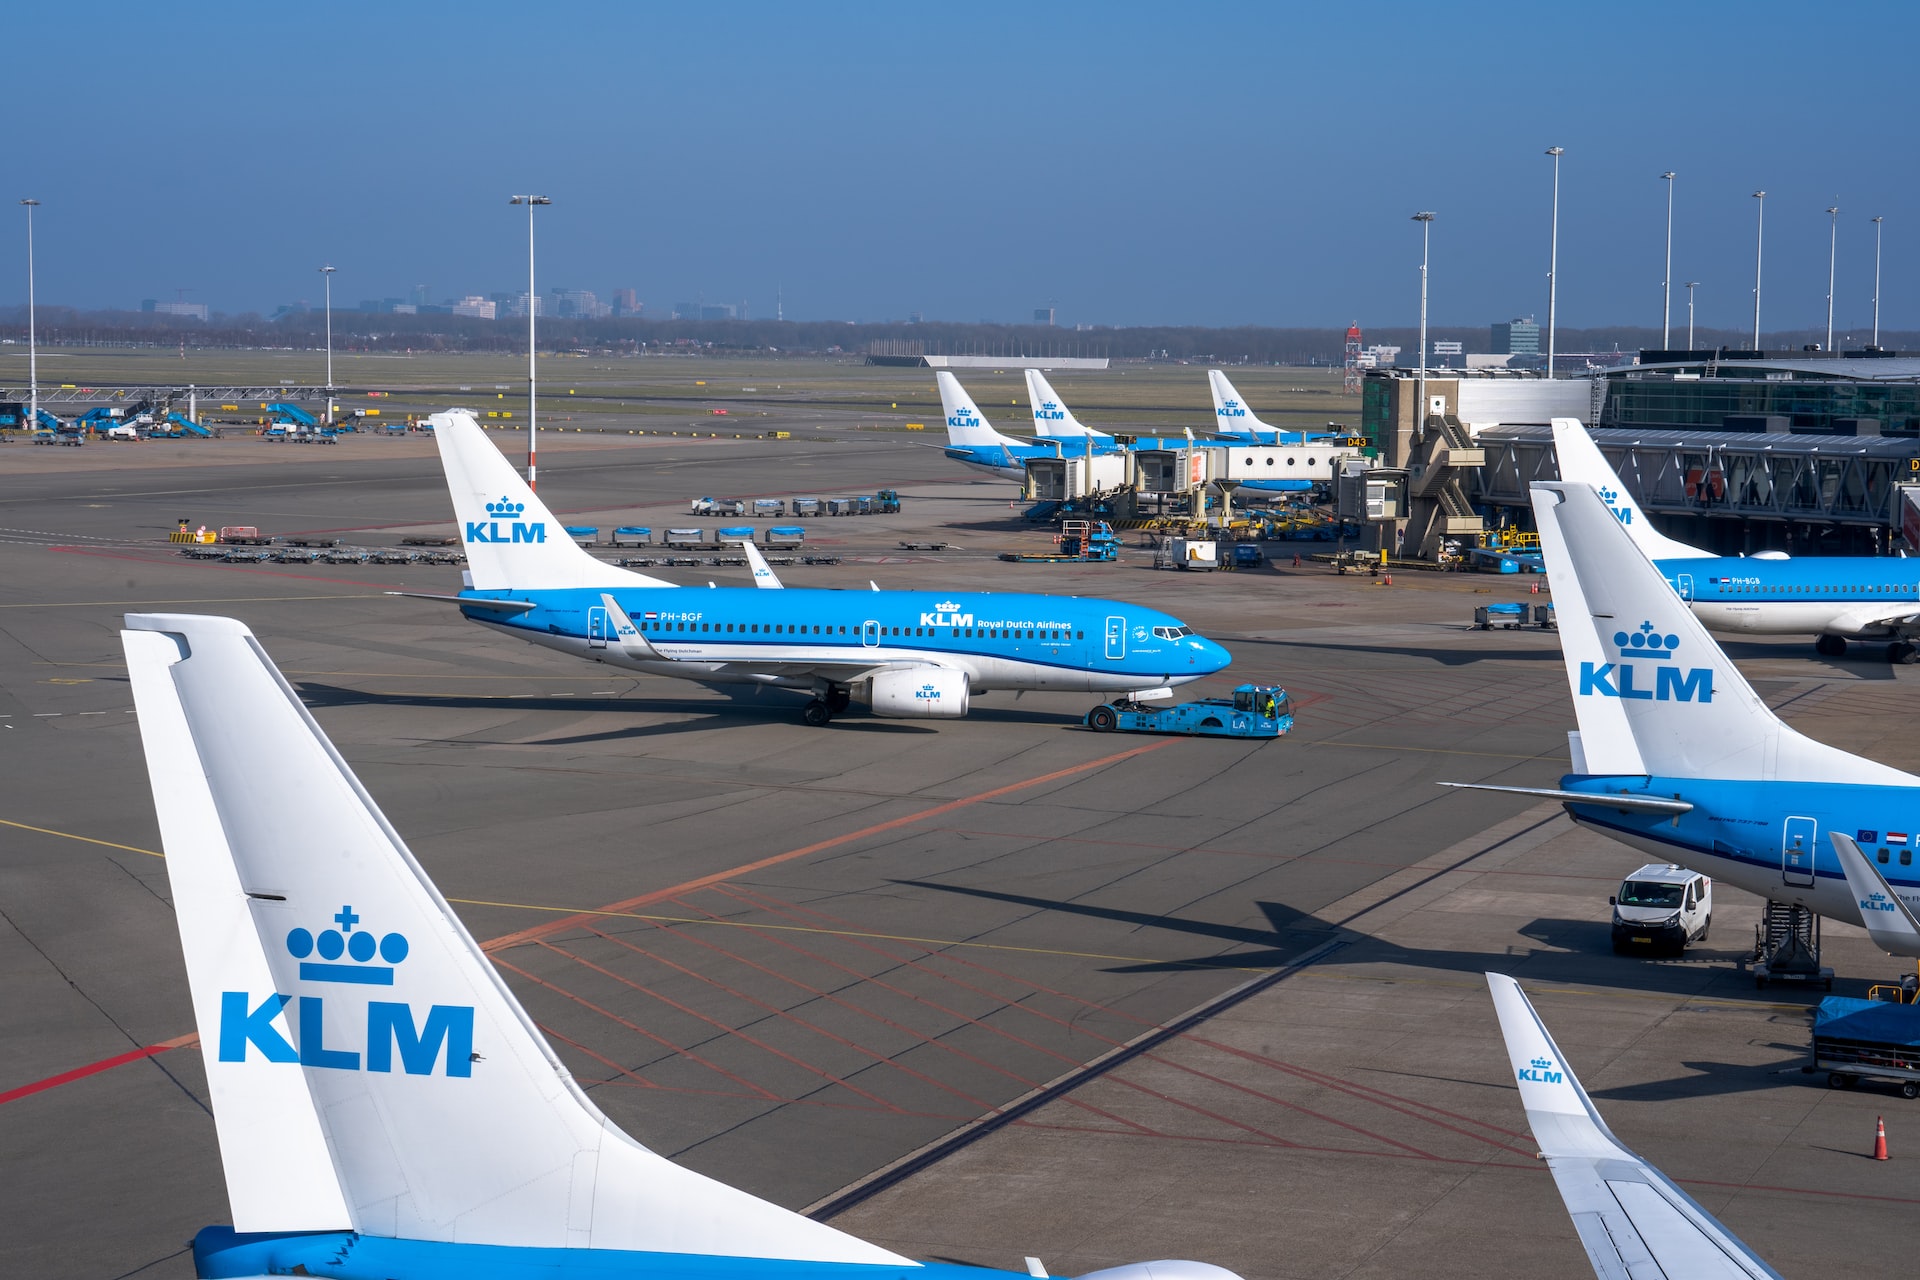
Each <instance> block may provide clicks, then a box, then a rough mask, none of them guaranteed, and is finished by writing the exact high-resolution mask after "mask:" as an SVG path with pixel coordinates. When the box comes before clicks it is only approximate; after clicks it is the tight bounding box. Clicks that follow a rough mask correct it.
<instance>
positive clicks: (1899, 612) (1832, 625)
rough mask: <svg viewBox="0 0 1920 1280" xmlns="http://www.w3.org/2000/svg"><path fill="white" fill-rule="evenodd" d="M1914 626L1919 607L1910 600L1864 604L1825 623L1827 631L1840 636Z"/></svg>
mask: <svg viewBox="0 0 1920 1280" xmlns="http://www.w3.org/2000/svg"><path fill="white" fill-rule="evenodd" d="M1916 625H1920V606H1916V605H1915V604H1914V602H1913V601H1911V600H1889V601H1887V602H1886V603H1885V604H1864V605H1861V606H1860V607H1859V608H1858V609H1849V610H1847V611H1846V612H1845V613H1840V614H1835V615H1834V617H1833V619H1832V620H1831V621H1830V622H1828V623H1827V629H1828V630H1830V631H1833V632H1835V633H1837V634H1840V635H1858V634H1859V633H1860V632H1862V631H1866V630H1868V629H1870V628H1876V627H1913V626H1916Z"/></svg>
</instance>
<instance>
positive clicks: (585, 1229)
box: [122, 614, 906, 1265]
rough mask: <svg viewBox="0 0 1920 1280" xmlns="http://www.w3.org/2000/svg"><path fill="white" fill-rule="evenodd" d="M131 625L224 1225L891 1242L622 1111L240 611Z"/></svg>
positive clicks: (791, 1246)
mask: <svg viewBox="0 0 1920 1280" xmlns="http://www.w3.org/2000/svg"><path fill="white" fill-rule="evenodd" d="M127 627H128V628H129V629H128V630H127V631H124V632H123V633H122V641H123V643H124V645H125V647H126V653H127V665H128V671H129V673H130V675H131V678H132V684H133V693H134V699H135V704H136V707H137V709H138V711H139V713H140V716H139V720H140V733H141V739H142V742H143V745H144V747H145V749H146V759H147V768H148V771H149V773H150V775H151V778H152V782H153V790H154V803H155V808H156V810H157V812H158V814H159V819H160V831H161V837H162V840H163V843H164V845H165V849H166V855H167V872H168V875H169V877H170V879H171V882H172V888H173V898H174V909H175V912H176V915H177V916H178V919H179V927H180V938H181V945H182V949H183V951H184V952H185V955H186V965H187V977H188V981H189V984H190V985H191V988H192V994H193V1004H194V1013H195V1016H196V1018H197V1020H198V1022H199V1027H200V1037H201V1046H202V1052H203V1054H204V1057H205V1062H206V1070H207V1079H208V1085H209V1091H210V1093H211V1096H212V1100H213V1110H214V1118H215V1125H216V1129H217V1131H218V1134H219V1140H220V1149H221V1158H222V1160H223V1162H224V1164H225V1168H226V1175H227V1185H228V1194H229V1196H230V1198H231V1200H232V1208H233V1221H234V1227H235V1229H236V1230H238V1231H241V1232H256V1231H267V1232H285V1231H324V1230H335V1231H337V1230H353V1231H357V1232H360V1233H362V1234H364V1235H369V1236H386V1237H397V1238H403V1239H410V1240H427V1241H458V1242H463V1243H476V1244H497V1245H515V1246H541V1247H553V1248H561V1247H570V1248H596V1249H624V1250H635V1251H655V1252H667V1253H694V1254H712V1255H724V1256H730V1257H755V1258H790V1259H809V1260H814V1261H820V1262H873V1263H887V1264H896V1265H897V1264H901V1263H903V1262H905V1261H906V1260H905V1259H902V1258H899V1257H897V1256H896V1255H894V1254H892V1253H890V1252H888V1251H886V1250H883V1249H878V1248H875V1247H874V1246H871V1245H868V1244H866V1243H864V1242H862V1241H860V1240H857V1239H855V1238H853V1237H851V1236H848V1235H844V1234H842V1233H841V1232H838V1231H835V1230H833V1229H832V1228H830V1227H826V1226H823V1225H821V1224H819V1223H816V1222H813V1221H811V1220H809V1219H807V1218H803V1217H801V1216H800V1215H798V1214H795V1213H791V1212H789V1211H787V1210H786V1209H783V1208H780V1207H778V1206H776V1205H772V1204H768V1203H766V1202H765V1201H762V1200H758V1199H756V1198H754V1197H753V1196H750V1195H747V1194H746V1193H744V1192H741V1191H737V1190H735V1189H733V1188H731V1187H727V1186H724V1185H722V1184H721V1183H718V1182H715V1181H713V1180H711V1179H709V1178H706V1177H704V1176H702V1175H700V1174H697V1173H693V1172H692V1171H690V1170H687V1169H683V1168H681V1167H680V1166H678V1165H676V1164H673V1163H672V1162H670V1161H668V1160H666V1159H664V1158H662V1157H660V1156H658V1155H655V1154H654V1153H653V1152H651V1151H648V1150H647V1149H646V1148H644V1147H641V1146H640V1145H638V1144H637V1143H635V1142H634V1141H633V1140H632V1139H631V1138H629V1137H627V1136H626V1135H625V1134H624V1133H622V1132H620V1130H618V1129H617V1128H615V1127H614V1126H613V1124H612V1123H611V1122H610V1121H608V1120H607V1119H606V1117H604V1116H603V1115H601V1114H600V1112H599V1111H598V1110H597V1109H596V1108H595V1107H594V1105H593V1104H592V1103H591V1102H589V1101H588V1100H587V1098H586V1095H585V1094H583V1093H582V1092H581V1091H580V1089H579V1087H578V1086H577V1085H576V1084H575V1083H574V1081H573V1078H572V1077H571V1076H570V1075H569V1074H568V1073H567V1070H566V1068H565V1067H564V1066H563V1065H562V1064H561V1063H560V1061H559V1060H558V1059H557V1058H556V1057H554V1055H553V1053H552V1051H551V1050H550V1049H549V1048H548V1046H547V1044H546V1042H545V1040H544V1039H543V1038H542V1037H541V1036H540V1034H539V1032H538V1031H537V1030H536V1029H535V1028H534V1024H533V1022H532V1021H531V1019H529V1017H528V1016H527V1014H526V1011H525V1010H523V1009H522V1008H521V1007H520V1004H519V1001H517V1000H516V999H515V998H514V996H513V994H512V992H511V991H509V990H508V988H507V986H506V984H505V983H504V982H503V981H502V980H501V978H500V975H499V974H498V973H497V972H496V971H495V970H494V968H493V966H492V965H491V964H489V963H488V962H487V959H486V957H485V956H484V955H482V954H481V951H480V948H479V946H478V945H476V944H475V942H474V940H473V938H472V937H471V936H470V935H469V934H468V933H467V930H466V928H465V927H464V926H463V925H462V924H461V922H460V920H459V918H458V917H457V916H456V915H455V914H454V913H453V911H452V909H451V908H450V907H449V906H448V905H447V902H446V900H445V899H444V898H442V897H441V896H440V893H439V891H438V890H437V889H435V887H434V886H433V883H432V882H431V881H430V880H429V879H428V878H427V875H426V873H425V872H424V871H423V870H422V869H421V867H420V864H419V863H418V862H416V861H415V860H414V857H413V855H412V854H411V853H410V852H409V851H408V850H407V846H406V844H405V843H404V842H403V841H402V840H401V838H400V836H399V834H398V833H397V832H395V831H394V829H393V828H392V826H390V825H389V824H388V822H387V820H386V818H385V817H384V816H383V815H382V814H381V812H380V809H379V807H378V806H377V805H376V804H375V803H374V801H373V798H372V797H371V796H369V795H368V794H367V792H366V790H365V789H364V788H363V787H362V786H361V785H360V782H359V780H358V779H357V778H355V777H354V775H353V771H352V770H351V769H350V768H348V766H347V764H346V762H345V761H344V760H343V759H342V758H341V757H340V755H339V753H338V752H337V751H335V750H334V748H333V745H332V744H331V743H330V742H328V741H327V738H326V735H325V734H323V733H322V732H321V731H320V727H319V726H318V725H317V724H316V723H315V722H314V720H313V717H312V716H310V715H309V714H308V713H307V710H306V708H305V707H304V706H303V705H302V704H301V702H300V697H299V695H298V694H297V693H296V692H295V691H294V690H293V688H292V687H291V686H289V685H288V684H287V682H286V681H285V680H284V679H283V678H282V677H281V675H280V673H279V671H278V670H276V669H275V667H274V665H273V663H272V662H271V661H270V660H269V659H268V657H267V655H266V653H265V651H264V650H262V649H261V647H260V645H259V643H258V642H257V641H256V640H255V639H254V637H253V635H252V634H251V633H250V632H249V631H248V630H247V629H246V627H244V626H242V625H241V624H240V623H238V622H235V621H233V620H232V619H228V618H208V617H193V616H185V615H167V614H151V615H144V616H142V615H131V616H129V617H128V618H127Z"/></svg>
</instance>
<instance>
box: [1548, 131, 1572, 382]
mask: <svg viewBox="0 0 1920 1280" xmlns="http://www.w3.org/2000/svg"><path fill="white" fill-rule="evenodd" d="M1566 150H1567V149H1566V148H1565V147H1548V148H1547V152H1546V153H1547V154H1548V155H1550V156H1552V157H1553V235H1552V238H1551V240H1550V241H1549V247H1548V249H1547V376H1548V377H1549V378H1551V377H1552V376H1553V347H1554V325H1555V322H1556V313H1555V310H1554V305H1555V303H1556V302H1557V301H1558V297H1557V293H1556V291H1557V289H1558V287H1559V283H1560V281H1559V278H1558V277H1559V274H1560V157H1561V156H1563V155H1565V154H1566Z"/></svg>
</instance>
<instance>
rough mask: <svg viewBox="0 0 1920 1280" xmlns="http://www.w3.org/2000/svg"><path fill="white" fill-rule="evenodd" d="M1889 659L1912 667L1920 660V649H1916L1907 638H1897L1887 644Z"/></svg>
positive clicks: (1897, 663) (1899, 664)
mask: <svg viewBox="0 0 1920 1280" xmlns="http://www.w3.org/2000/svg"><path fill="white" fill-rule="evenodd" d="M1887 661H1888V662H1891V663H1893V664H1895V665H1896V666H1902V667H1910V666H1912V665H1913V664H1914V663H1916V662H1920V649H1916V648H1915V647H1914V646H1912V645H1910V644H1908V643H1907V642H1906V641H1905V640H1895V641H1894V642H1893V643H1892V644H1890V645H1888V646H1887Z"/></svg>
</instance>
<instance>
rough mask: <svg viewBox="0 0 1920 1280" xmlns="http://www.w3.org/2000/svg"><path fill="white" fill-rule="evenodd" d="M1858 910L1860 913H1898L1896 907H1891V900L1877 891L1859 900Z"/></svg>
mask: <svg viewBox="0 0 1920 1280" xmlns="http://www.w3.org/2000/svg"><path fill="white" fill-rule="evenodd" d="M1860 909H1861V910H1862V911H1898V910H1899V908H1898V907H1896V906H1894V905H1893V901H1892V899H1890V898H1888V897H1887V895H1886V894H1884V893H1881V892H1879V891H1877V890H1876V891H1875V892H1873V893H1872V894H1869V895H1868V896H1867V897H1864V898H1862V899H1860Z"/></svg>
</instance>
